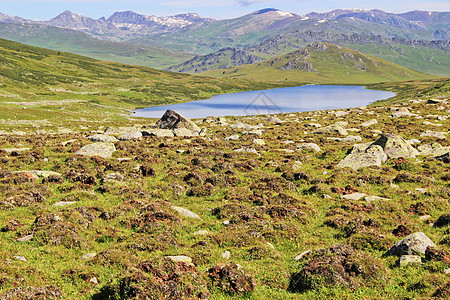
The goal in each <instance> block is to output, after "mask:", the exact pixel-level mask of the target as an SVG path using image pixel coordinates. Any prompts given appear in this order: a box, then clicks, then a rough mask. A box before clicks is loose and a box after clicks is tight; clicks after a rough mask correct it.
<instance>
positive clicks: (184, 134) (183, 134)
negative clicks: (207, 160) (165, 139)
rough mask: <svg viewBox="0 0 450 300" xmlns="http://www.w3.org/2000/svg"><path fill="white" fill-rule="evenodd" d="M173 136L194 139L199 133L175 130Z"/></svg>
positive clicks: (181, 129) (182, 129) (183, 129)
mask: <svg viewBox="0 0 450 300" xmlns="http://www.w3.org/2000/svg"><path fill="white" fill-rule="evenodd" d="M173 134H174V135H175V136H178V137H193V136H198V135H199V134H198V132H197V131H192V130H190V129H187V128H175V129H174V130H173Z"/></svg>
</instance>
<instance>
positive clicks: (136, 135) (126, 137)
mask: <svg viewBox="0 0 450 300" xmlns="http://www.w3.org/2000/svg"><path fill="white" fill-rule="evenodd" d="M141 138H142V132H140V131H135V132H129V133H125V134H122V135H121V136H119V140H121V141H131V140H139V139H141Z"/></svg>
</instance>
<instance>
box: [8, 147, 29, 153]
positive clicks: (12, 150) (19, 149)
mask: <svg viewBox="0 0 450 300" xmlns="http://www.w3.org/2000/svg"><path fill="white" fill-rule="evenodd" d="M28 150H31V148H6V149H3V151H5V152H6V153H12V152H18V153H20V152H25V151H28Z"/></svg>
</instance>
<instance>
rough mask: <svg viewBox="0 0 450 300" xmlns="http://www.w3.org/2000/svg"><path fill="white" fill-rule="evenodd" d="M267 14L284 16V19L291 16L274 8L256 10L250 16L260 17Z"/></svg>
mask: <svg viewBox="0 0 450 300" xmlns="http://www.w3.org/2000/svg"><path fill="white" fill-rule="evenodd" d="M267 13H276V14H278V15H280V16H286V17H292V16H293V15H292V14H291V13H288V12H285V11H281V10H279V9H276V8H265V9H261V10H257V11H255V12H254V13H253V14H252V15H262V14H267Z"/></svg>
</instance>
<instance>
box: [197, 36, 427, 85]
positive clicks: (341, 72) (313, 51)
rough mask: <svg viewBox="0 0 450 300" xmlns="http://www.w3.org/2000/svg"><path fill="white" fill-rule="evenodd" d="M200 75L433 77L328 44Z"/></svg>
mask: <svg viewBox="0 0 450 300" xmlns="http://www.w3.org/2000/svg"><path fill="white" fill-rule="evenodd" d="M202 74H204V75H208V76H215V77H223V78H226V77H233V78H246V79H253V80H262V81H296V82H308V83H328V84H331V83H332V84H367V83H376V82H384V81H401V80H410V79H424V78H432V77H434V76H433V75H428V74H425V73H421V72H417V71H414V70H411V69H408V68H405V67H402V66H399V65H396V64H393V63H391V62H388V61H384V60H381V59H378V58H376V57H373V56H368V55H366V54H363V53H361V52H358V51H354V50H350V49H348V48H344V47H339V46H336V45H331V44H328V43H320V44H317V43H316V44H312V45H310V46H308V47H305V48H304V49H302V50H299V51H296V52H293V53H290V54H286V55H283V56H279V57H275V58H272V59H270V60H268V61H266V62H262V63H258V64H251V65H244V66H240V67H236V68H231V69H225V70H215V71H208V72H204V73H202Z"/></svg>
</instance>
